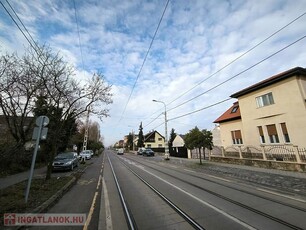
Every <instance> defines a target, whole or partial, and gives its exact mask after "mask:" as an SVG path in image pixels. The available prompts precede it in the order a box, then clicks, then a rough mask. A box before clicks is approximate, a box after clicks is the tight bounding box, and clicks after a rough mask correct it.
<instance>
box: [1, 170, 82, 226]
mask: <svg viewBox="0 0 306 230" xmlns="http://www.w3.org/2000/svg"><path fill="white" fill-rule="evenodd" d="M87 167H88V165H86V166H85V167H84V168H83V169H80V170H77V171H76V172H75V174H76V173H81V174H83V173H84V172H85V170H86V169H87ZM78 178H79V177H76V176H75V175H74V176H73V177H72V179H71V180H70V181H69V182H68V183H67V184H65V185H64V186H63V187H62V188H61V189H60V190H59V191H57V192H56V193H55V194H54V195H53V196H51V197H50V198H49V199H48V200H46V201H45V202H44V203H42V204H41V205H40V206H38V207H37V208H35V209H33V210H32V211H31V212H29V213H42V212H45V211H46V210H48V208H50V207H51V206H52V205H53V204H54V203H55V202H56V201H58V200H59V199H60V198H61V197H62V196H63V195H64V194H65V193H66V192H67V191H68V190H69V189H70V188H71V187H72V186H73V185H74V184H75V183H76V182H77V180H78ZM24 227H26V226H25V225H20V226H16V227H13V228H5V229H7V230H10V229H12V230H19V229H23V228H24ZM29 227H31V226H29Z"/></svg>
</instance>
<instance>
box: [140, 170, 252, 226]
mask: <svg viewBox="0 0 306 230" xmlns="http://www.w3.org/2000/svg"><path fill="white" fill-rule="evenodd" d="M142 170H143V171H145V172H147V173H149V174H150V175H152V176H154V177H156V178H157V179H159V180H161V181H163V182H164V183H166V184H168V185H170V186H172V187H174V188H175V189H177V190H179V191H181V192H183V193H185V194H186V195H188V196H190V197H191V198H193V199H195V200H197V201H198V202H200V203H202V204H204V205H206V206H208V207H210V208H212V209H213V210H215V211H216V212H219V213H221V214H222V215H224V216H226V217H227V218H229V219H231V220H232V221H234V222H236V223H238V224H240V225H242V226H244V227H245V228H247V229H251V230H256V228H254V227H252V226H250V225H248V224H247V223H245V222H243V221H241V220H239V219H237V218H236V217H234V216H231V215H230V214H228V213H226V212H225V211H223V210H221V209H219V208H217V207H215V206H213V205H211V204H210V203H207V202H206V201H203V200H201V199H200V198H198V197H196V196H194V195H192V194H191V193H189V192H187V191H185V190H184V189H181V188H180V187H178V186H176V185H174V184H172V183H170V182H168V181H166V180H164V179H162V178H160V177H159V176H156V175H155V174H153V173H151V172H149V171H147V170H145V169H142Z"/></svg>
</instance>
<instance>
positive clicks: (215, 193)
mask: <svg viewBox="0 0 306 230" xmlns="http://www.w3.org/2000/svg"><path fill="white" fill-rule="evenodd" d="M106 155H107V156H108V157H107V158H106V160H105V168H104V170H105V171H104V176H105V179H106V183H105V186H106V187H107V188H111V191H112V192H109V193H111V197H108V201H107V202H108V203H110V204H111V205H109V206H110V209H109V213H111V221H108V225H107V223H106V225H105V226H104V227H105V228H107V227H108V228H109V229H128V226H127V224H126V223H128V222H129V218H127V217H126V218H125V219H124V218H123V217H124V216H127V214H125V215H124V212H123V208H122V205H121V208H120V201H118V200H119V197H118V196H117V195H115V193H116V188H115V185H114V182H113V179H112V176H111V174H112V173H111V166H110V164H111V165H112V167H113V170H114V172H115V174H116V178H117V181H118V184H119V187H120V190H121V193H122V194H123V197H124V201H125V205H126V206H127V210H128V212H129V214H128V215H129V216H130V219H132V226H133V228H134V229H191V228H194V226H193V225H191V224H190V221H189V220H188V219H186V218H183V217H182V214H178V212H177V211H175V210H174V209H173V208H171V207H170V206H169V204H167V203H166V202H165V201H164V200H163V199H162V198H160V197H159V196H158V195H157V194H156V191H152V190H151V189H150V188H149V187H148V185H145V184H144V182H143V181H142V180H144V181H146V183H148V184H150V186H152V187H154V188H155V189H156V190H158V192H159V193H161V194H162V195H163V196H164V197H166V198H167V199H168V200H170V201H171V202H172V203H173V204H175V205H176V206H177V207H179V208H180V210H181V211H182V212H184V213H185V214H186V215H187V216H188V217H189V218H190V219H191V220H192V221H195V223H196V224H198V225H199V226H200V228H199V229H304V228H305V226H306V220H305V218H304V217H305V215H306V212H305V211H306V199H305V197H304V198H303V197H295V196H294V195H291V194H287V193H281V191H278V192H275V190H269V189H268V188H265V189H263V188H260V187H258V186H257V185H252V184H250V183H248V184H246V183H243V181H237V180H233V179H229V178H225V177H222V176H216V175H214V174H212V175H210V174H207V172H206V173H205V174H204V173H201V172H197V171H194V170H192V169H190V168H185V167H184V166H183V165H172V164H167V163H165V162H163V161H161V160H160V159H159V158H158V157H153V158H147V157H142V156H136V155H129V154H125V155H124V156H117V155H116V154H114V153H111V152H107V154H106ZM136 175H138V176H139V177H140V178H141V179H140V178H139V177H137V176H136ZM113 177H114V176H113ZM117 190H118V189H117ZM112 204H114V206H112ZM124 220H125V222H124ZM104 224H105V223H104Z"/></svg>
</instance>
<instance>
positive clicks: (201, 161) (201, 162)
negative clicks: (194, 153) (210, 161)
mask: <svg viewBox="0 0 306 230" xmlns="http://www.w3.org/2000/svg"><path fill="white" fill-rule="evenodd" d="M199 155H200V165H201V164H202V157H201V148H199Z"/></svg>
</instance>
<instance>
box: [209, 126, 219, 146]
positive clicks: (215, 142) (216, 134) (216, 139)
mask: <svg viewBox="0 0 306 230" xmlns="http://www.w3.org/2000/svg"><path fill="white" fill-rule="evenodd" d="M211 133H212V136H213V146H222V143H221V134H220V125H217V124H216V125H215V127H214V128H213V129H212V130H211Z"/></svg>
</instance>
